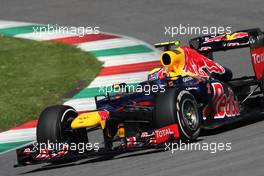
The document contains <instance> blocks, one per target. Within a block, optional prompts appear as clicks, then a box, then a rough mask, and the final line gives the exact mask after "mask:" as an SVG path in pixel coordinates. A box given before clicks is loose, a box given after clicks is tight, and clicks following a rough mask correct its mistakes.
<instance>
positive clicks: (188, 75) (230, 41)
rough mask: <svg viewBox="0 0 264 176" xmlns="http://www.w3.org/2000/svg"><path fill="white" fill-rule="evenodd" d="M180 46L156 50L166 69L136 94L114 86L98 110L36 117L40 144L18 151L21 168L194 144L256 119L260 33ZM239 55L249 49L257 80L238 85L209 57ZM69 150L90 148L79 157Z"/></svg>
mask: <svg viewBox="0 0 264 176" xmlns="http://www.w3.org/2000/svg"><path fill="white" fill-rule="evenodd" d="M178 44H179V42H164V43H158V44H156V45H155V46H156V47H163V48H164V52H163V53H162V54H161V57H160V62H161V64H162V66H163V67H162V68H154V69H153V70H152V71H150V72H149V74H148V80H147V81H145V82H141V83H139V84H138V85H136V87H133V91H131V87H130V85H127V84H126V83H121V84H116V85H114V86H113V90H118V91H116V92H115V93H107V94H104V95H98V96H96V97H95V103H96V107H97V108H96V110H93V111H89V112H85V113H81V114H78V113H77V112H76V110H75V109H74V108H72V107H70V106H65V105H56V106H50V107H48V108H46V109H45V110H44V111H43V112H42V113H41V114H40V117H39V121H38V125H37V143H34V144H32V145H29V146H26V147H23V148H21V149H18V150H17V159H18V164H17V165H16V166H24V165H30V164H37V163H43V162H51V163H56V162H61V161H63V162H64V161H66V160H75V159H81V158H87V157H90V156H97V155H100V156H101V155H108V154H109V153H111V152H116V151H119V152H127V151H131V150H137V149H145V148H155V147H157V148H158V147H160V146H162V145H164V144H165V143H170V142H177V141H179V140H181V141H184V142H193V141H195V140H196V139H197V138H198V136H199V133H200V130H201V129H202V128H205V129H208V128H209V129H212V128H217V127H219V126H221V125H225V124H229V123H233V122H235V121H238V120H241V119H243V118H244V116H245V115H246V114H248V113H249V112H250V111H253V109H252V108H253V105H252V103H258V104H259V103H263V101H264V98H263V92H264V34H263V33H262V32H261V31H260V30H259V29H250V30H245V31H238V32H235V33H233V34H223V35H217V36H203V37H198V38H194V39H191V40H190V42H189V45H190V46H178ZM174 45H177V46H176V47H175V49H172V47H173V46H174ZM241 47H249V48H250V51H251V59H252V65H253V68H254V71H255V75H254V76H244V77H241V78H235V79H233V78H232V77H233V74H232V71H231V70H230V69H228V68H226V67H224V66H221V65H220V64H218V63H216V62H215V61H214V60H213V57H212V56H213V55H212V53H213V52H215V51H224V50H230V49H236V48H241ZM256 109H257V110H259V111H261V110H263V109H261V107H259V106H257V107H254V111H256ZM98 129H101V130H102V134H103V141H104V142H103V146H99V145H93V144H91V143H89V142H90V141H89V139H90V138H89V137H88V136H89V134H90V133H91V132H93V131H95V130H98ZM51 144H52V146H53V147H51ZM54 144H62V145H60V146H61V147H59V148H56V147H55V148H54ZM72 144H75V145H76V146H78V145H79V144H90V145H89V147H88V149H87V148H86V150H85V151H84V152H82V153H80V152H79V149H77V147H76V146H75V149H74V148H73V147H72V148H71V147H70V146H71V145H72Z"/></svg>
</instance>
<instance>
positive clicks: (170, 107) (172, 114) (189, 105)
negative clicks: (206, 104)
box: [153, 89, 201, 142]
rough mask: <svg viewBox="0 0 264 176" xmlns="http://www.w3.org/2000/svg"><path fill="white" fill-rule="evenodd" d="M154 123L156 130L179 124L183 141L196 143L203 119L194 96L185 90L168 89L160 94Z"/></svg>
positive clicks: (157, 98)
mask: <svg viewBox="0 0 264 176" xmlns="http://www.w3.org/2000/svg"><path fill="white" fill-rule="evenodd" d="M153 123H154V126H155V128H162V127H164V126H168V125H171V124H174V123H178V125H179V132H180V138H181V140H182V141H184V142H192V141H195V140H196V139H197V137H198V136H199V134H200V125H201V118H200V116H199V112H198V108H197V103H196V100H195V98H194V96H193V95H192V94H191V93H190V92H188V91H186V90H183V89H168V90H166V92H165V93H160V94H158V95H157V97H156V100H155V107H154V117H153Z"/></svg>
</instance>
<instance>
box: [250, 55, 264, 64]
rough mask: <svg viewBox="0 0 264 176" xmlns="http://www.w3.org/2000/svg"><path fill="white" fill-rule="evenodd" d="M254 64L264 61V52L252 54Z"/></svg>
mask: <svg viewBox="0 0 264 176" xmlns="http://www.w3.org/2000/svg"><path fill="white" fill-rule="evenodd" d="M252 57H253V62H254V64H260V63H262V62H264V54H263V53H262V54H252Z"/></svg>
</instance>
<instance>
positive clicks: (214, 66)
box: [182, 46, 225, 77]
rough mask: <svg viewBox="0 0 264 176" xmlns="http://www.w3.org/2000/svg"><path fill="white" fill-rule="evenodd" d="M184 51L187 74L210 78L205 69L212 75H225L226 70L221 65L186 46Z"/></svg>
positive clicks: (184, 68)
mask: <svg viewBox="0 0 264 176" xmlns="http://www.w3.org/2000/svg"><path fill="white" fill-rule="evenodd" d="M182 49H183V50H184V51H185V64H184V67H183V70H184V71H185V72H186V73H192V74H195V75H199V76H202V77H208V74H207V73H206V72H205V71H204V69H206V70H207V71H208V72H210V73H213V72H214V73H219V74H224V73H225V69H224V68H223V67H222V66H221V65H219V64H218V63H216V62H214V61H212V60H210V59H208V58H206V57H205V56H203V55H201V54H199V53H197V52H196V51H194V50H193V49H191V48H188V47H184V46H183V47H182Z"/></svg>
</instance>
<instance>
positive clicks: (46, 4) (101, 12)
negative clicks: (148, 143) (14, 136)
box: [0, 0, 264, 176]
mask: <svg viewBox="0 0 264 176" xmlns="http://www.w3.org/2000/svg"><path fill="white" fill-rule="evenodd" d="M263 16H264V3H263V0H253V1H247V0H240V1H239V0H236V1H229V0H221V1H220V0H214V1H209V0H201V1H181V2H180V1H179V2H177V1H176V0H162V1H161V0H160V1H150V0H133V1H131V0H111V1H110V0H101V1H88V0H86V1H85V0H83V1H78V0H71V1H53V0H45V1H43V0H27V1H21V0H12V1H10V0H0V18H1V20H17V21H27V22H36V23H47V24H59V25H74V26H100V29H101V30H103V31H107V32H113V33H120V34H124V35H129V36H133V37H136V38H139V39H141V40H144V41H146V42H149V43H152V44H153V43H155V42H159V41H165V40H172V38H170V37H169V36H166V35H164V32H165V29H164V26H178V25H179V24H190V25H193V26H231V27H232V30H233V31H235V30H238V29H247V28H252V27H260V28H262V29H264V23H263ZM191 37H192V36H190V35H179V36H177V37H176V38H173V39H180V40H182V41H183V43H186V41H187V40H188V39H189V38H191ZM244 52H245V53H246V52H247V51H244ZM237 54H238V55H237V56H235V55H233V54H231V55H229V56H228V57H223V55H219V57H220V60H219V62H220V63H222V64H224V65H226V66H228V67H231V68H233V70H234V72H235V75H244V74H250V73H252V69H251V65H250V64H249V62H247V60H246V59H248V58H245V59H244V58H243V59H241V58H240V56H243V55H244V54H243V53H237ZM248 61H249V60H248ZM250 118H251V120H249V121H245V122H243V123H239V124H238V125H235V126H234V125H231V126H227V127H224V128H221V129H218V130H213V131H210V132H206V133H204V135H202V136H201V137H200V138H199V140H200V141H199V142H200V143H202V142H231V143H232V150H231V151H228V152H223V151H222V152H217V153H215V154H212V153H210V152H206V151H178V152H176V153H174V154H172V153H171V152H168V151H167V152H157V151H152V150H150V151H142V152H137V153H133V154H131V153H130V154H123V155H120V156H116V157H115V158H114V159H111V160H106V159H104V158H103V159H98V160H84V161H82V162H79V163H75V164H68V165H65V166H57V167H42V166H43V165H38V166H28V167H24V168H12V165H13V164H14V163H15V152H10V153H7V154H4V155H1V156H0V175H1V176H6V175H10V176H11V175H43V176H48V175H58V176H59V175H69V176H70V175H80V176H81V175H115V176H118V175H121V176H124V175H145V176H147V175H151V176H154V175H204V176H206V175H217V176H218V175H219V176H220V175H233V176H234V175H251V176H253V175H254V176H255V175H260V176H262V175H263V173H264V168H263V163H264V121H263V119H264V116H263V115H252V116H251V117H250ZM253 119H257V120H253ZM250 121H253V122H251V123H250Z"/></svg>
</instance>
